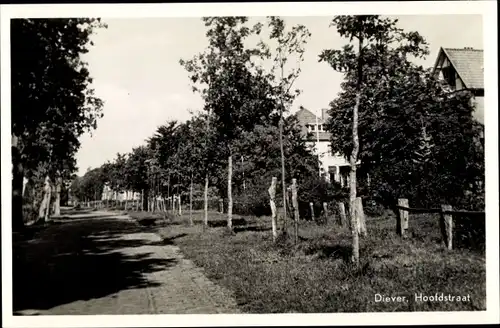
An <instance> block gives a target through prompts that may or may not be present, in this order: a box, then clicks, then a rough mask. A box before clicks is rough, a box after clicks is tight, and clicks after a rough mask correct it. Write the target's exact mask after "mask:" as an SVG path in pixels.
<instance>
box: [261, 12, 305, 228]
mask: <svg viewBox="0 0 500 328" xmlns="http://www.w3.org/2000/svg"><path fill="white" fill-rule="evenodd" d="M269 27H270V29H271V34H270V39H271V40H275V41H276V43H277V46H276V49H273V50H274V51H273V52H274V56H273V57H272V60H273V67H272V69H271V74H272V76H273V77H276V78H277V79H278V82H277V86H276V93H277V98H278V103H279V114H280V120H279V124H278V127H279V143H280V154H281V184H282V193H283V217H284V218H283V219H284V220H283V222H284V226H283V234H286V231H287V214H286V170H285V152H284V146H283V124H284V118H283V114H284V112H287V111H288V110H289V108H290V106H291V105H292V104H293V101H294V99H295V98H296V97H297V96H298V95H299V93H300V90H298V89H297V90H295V92H293V93H292V92H291V91H292V90H291V89H292V87H293V85H294V83H295V80H296V79H297V78H298V76H299V75H300V72H301V69H300V63H301V62H302V61H303V56H304V53H305V49H304V46H305V44H306V43H307V39H308V38H309V37H310V36H311V33H309V31H308V30H307V28H306V27H305V26H304V25H297V26H294V27H293V28H292V29H291V30H290V31H287V32H286V31H285V28H286V26H285V22H284V21H283V19H281V18H279V17H274V16H271V17H269ZM261 46H262V47H263V48H264V49H265V50H266V55H267V57H268V58H270V57H271V56H272V55H271V52H270V51H269V47H267V46H266V45H265V44H264V43H261ZM294 56H296V57H297V58H296V65H295V67H292V68H290V69H289V70H288V71H287V70H286V68H287V67H286V66H287V65H286V64H287V63H288V62H289V60H290V59H291V58H293V57H294ZM276 71H277V72H276Z"/></svg>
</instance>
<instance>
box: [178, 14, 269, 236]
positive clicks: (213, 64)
mask: <svg viewBox="0 0 500 328" xmlns="http://www.w3.org/2000/svg"><path fill="white" fill-rule="evenodd" d="M203 21H204V22H205V26H207V27H208V31H207V34H206V35H207V37H208V39H209V47H208V49H207V50H206V51H205V52H204V53H202V54H200V55H198V56H195V57H194V58H193V59H192V60H189V61H184V60H181V61H180V63H181V65H183V66H184V67H185V68H186V70H187V71H188V72H189V74H190V78H191V81H192V82H193V83H194V84H195V85H196V86H195V87H193V90H194V91H199V92H200V93H201V95H202V97H203V98H204V100H205V105H204V109H205V111H206V112H207V113H208V117H209V118H210V125H211V126H213V129H214V131H215V143H216V144H217V145H220V146H223V149H224V152H225V155H226V158H227V198H228V213H227V226H228V229H229V230H232V208H233V200H232V173H233V172H232V171H233V156H234V155H235V150H234V146H233V142H234V140H237V139H238V137H239V135H240V134H241V133H242V132H243V131H250V130H251V129H252V128H253V127H254V126H255V125H256V124H258V123H259V122H261V121H264V120H265V119H266V117H267V116H268V115H269V113H271V112H272V110H273V109H274V108H275V104H274V100H273V99H271V97H270V96H269V95H272V92H271V91H272V88H271V85H270V84H269V83H268V79H267V76H266V75H265V74H264V71H263V69H262V68H260V67H259V66H258V65H257V64H256V63H254V62H253V61H252V58H254V57H261V56H262V54H261V52H260V51H259V49H258V48H251V49H245V46H244V41H245V40H246V38H247V37H248V36H249V35H251V34H253V33H255V34H258V33H260V29H261V25H262V24H256V25H255V26H254V27H253V28H249V27H247V26H246V25H245V24H246V23H247V21H248V19H247V18H246V17H205V18H203Z"/></svg>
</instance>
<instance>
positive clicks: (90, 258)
mask: <svg viewBox="0 0 500 328" xmlns="http://www.w3.org/2000/svg"><path fill="white" fill-rule="evenodd" d="M142 231H144V227H142V226H140V225H138V224H137V223H136V222H132V221H126V220H116V219H108V218H103V219H99V220H81V221H77V222H68V223H63V224H54V225H50V226H46V227H45V229H42V230H38V231H37V232H35V233H33V236H31V238H30V239H27V238H23V239H18V240H16V241H14V243H13V310H14V313H16V312H18V311H22V310H26V309H33V310H47V309H51V308H53V307H55V306H58V305H62V304H67V303H71V302H75V301H78V300H90V299H95V298H101V297H105V296H108V295H111V294H114V293H116V292H119V291H121V290H126V289H138V288H146V287H152V286H156V285H158V283H153V282H150V281H148V280H147V279H146V277H145V274H147V273H151V272H156V271H160V270H165V269H166V268H168V267H171V266H173V265H175V263H176V260H175V259H173V258H171V259H158V258H154V257H151V255H152V254H151V253H149V252H148V248H144V251H142V250H141V249H140V248H137V249H135V250H134V252H131V253H133V254H126V253H124V252H123V249H124V248H136V247H141V246H146V245H148V246H154V243H153V244H152V243H151V240H149V239H144V240H143V239H140V238H133V239H120V238H121V237H123V236H125V235H127V234H130V233H136V232H142ZM129 238H131V237H129ZM158 247H160V245H158ZM150 249H151V248H149V250H150Z"/></svg>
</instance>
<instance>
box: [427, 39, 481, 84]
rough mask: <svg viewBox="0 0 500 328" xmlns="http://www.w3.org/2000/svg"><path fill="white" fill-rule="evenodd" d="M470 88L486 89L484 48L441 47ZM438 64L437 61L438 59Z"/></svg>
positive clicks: (441, 50)
mask: <svg viewBox="0 0 500 328" xmlns="http://www.w3.org/2000/svg"><path fill="white" fill-rule="evenodd" d="M441 53H444V54H445V55H446V57H448V59H449V60H450V62H451V64H452V65H453V67H454V68H455V70H456V72H457V73H458V75H459V76H460V79H461V80H462V82H463V83H464V84H465V87H466V88H468V89H484V66H483V65H484V64H483V63H484V62H483V50H482V49H472V48H462V49H457V48H441V49H440V51H439V55H438V60H439V58H440V57H441ZM436 64H437V61H436Z"/></svg>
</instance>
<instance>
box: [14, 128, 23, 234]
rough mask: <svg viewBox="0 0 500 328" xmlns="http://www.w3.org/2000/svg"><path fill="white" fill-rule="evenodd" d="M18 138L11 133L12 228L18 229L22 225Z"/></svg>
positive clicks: (21, 169) (21, 166)
mask: <svg viewBox="0 0 500 328" xmlns="http://www.w3.org/2000/svg"><path fill="white" fill-rule="evenodd" d="M18 141H19V139H18V138H17V137H16V136H15V135H12V147H11V151H12V230H13V231H19V230H22V229H23V227H24V219H23V180H24V167H23V165H22V163H21V154H20V151H19V144H18Z"/></svg>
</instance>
